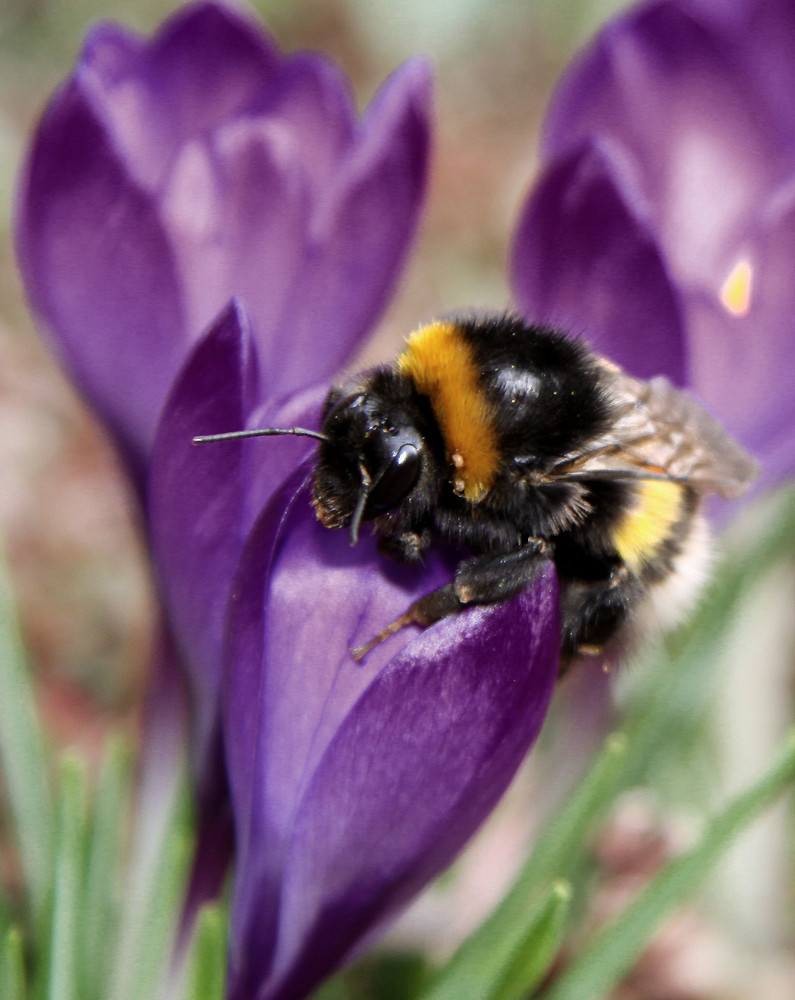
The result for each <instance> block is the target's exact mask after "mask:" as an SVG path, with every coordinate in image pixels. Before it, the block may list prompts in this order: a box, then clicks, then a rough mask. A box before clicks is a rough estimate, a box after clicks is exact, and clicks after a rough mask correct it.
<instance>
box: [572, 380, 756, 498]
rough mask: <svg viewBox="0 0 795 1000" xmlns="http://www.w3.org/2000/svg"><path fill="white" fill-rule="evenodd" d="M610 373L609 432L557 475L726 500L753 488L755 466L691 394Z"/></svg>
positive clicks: (658, 382)
mask: <svg viewBox="0 0 795 1000" xmlns="http://www.w3.org/2000/svg"><path fill="white" fill-rule="evenodd" d="M609 370H610V373H611V374H610V385H611V392H612V395H613V397H614V402H615V407H616V409H615V414H616V416H615V421H614V423H613V426H612V427H611V429H610V431H609V432H608V433H606V434H605V435H603V436H602V437H601V438H599V439H598V440H597V441H595V442H593V443H592V446H591V447H590V448H589V449H588V451H587V453H585V454H582V453H581V454H580V455H579V456H567V460H565V461H564V462H563V463H562V464H561V465H560V466H558V467H557V469H556V470H554V474H555V475H558V474H562V475H563V477H564V478H566V477H568V476H569V475H570V474H572V473H573V474H574V475H575V476H576V478H577V479H581V478H586V477H587V476H594V475H596V476H599V475H600V474H601V475H604V476H606V477H607V478H623V477H624V476H626V477H627V478H637V477H646V476H648V477H650V478H656V477H657V476H659V477H660V478H665V479H674V480H677V481H679V482H686V483H687V484H688V485H689V486H692V487H693V488H694V489H696V490H698V491H699V492H702V493H717V494H718V495H719V496H722V497H726V498H733V497H737V496H739V495H740V494H741V493H743V492H744V491H745V490H746V489H747V488H748V486H749V485H750V484H751V483H752V482H753V480H754V479H755V478H756V476H757V474H758V471H759V470H758V466H757V463H756V462H755V461H754V459H753V458H751V456H750V455H749V454H748V453H747V452H746V451H745V450H744V449H743V448H741V447H740V445H739V444H737V442H736V441H735V440H734V439H733V438H731V437H730V436H729V435H728V434H727V433H726V431H725V430H724V429H723V427H722V426H721V425H720V423H718V421H717V420H715V418H714V417H713V416H711V414H709V413H708V412H707V411H706V410H705V409H704V407H703V406H702V405H701V404H700V403H699V402H698V401H697V400H696V399H694V398H693V396H691V395H690V393H688V392H686V391H684V390H682V389H677V388H675V387H674V386H673V385H671V383H670V382H669V381H668V379H667V378H664V377H663V376H658V377H657V378H653V379H651V380H650V381H649V382H642V381H640V380H639V379H633V378H631V377H630V376H629V375H625V374H624V373H623V372H620V371H614V370H613V369H612V368H610V369H609Z"/></svg>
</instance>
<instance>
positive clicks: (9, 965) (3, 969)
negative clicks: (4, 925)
mask: <svg viewBox="0 0 795 1000" xmlns="http://www.w3.org/2000/svg"><path fill="white" fill-rule="evenodd" d="M0 997H2V998H3V1000H24V998H25V961H24V954H23V948H22V935H21V934H20V933H19V931H18V930H17V929H16V927H12V928H11V929H10V930H9V931H8V933H7V934H6V936H5V941H4V942H3V950H2V952H0Z"/></svg>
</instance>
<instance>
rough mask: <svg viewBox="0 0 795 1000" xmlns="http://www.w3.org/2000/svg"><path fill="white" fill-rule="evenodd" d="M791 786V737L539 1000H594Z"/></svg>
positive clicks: (794, 751) (794, 764)
mask: <svg viewBox="0 0 795 1000" xmlns="http://www.w3.org/2000/svg"><path fill="white" fill-rule="evenodd" d="M793 780H795V732H794V733H792V734H791V735H790V736H789V738H788V739H787V740H786V742H785V744H784V747H783V750H782V751H781V753H780V755H779V757H778V758H777V760H776V761H775V762H774V763H773V765H772V766H771V767H770V769H769V770H768V771H767V772H766V773H765V774H764V775H763V776H762V777H761V778H760V779H759V780H758V781H757V782H756V783H755V784H754V785H753V786H752V787H751V788H749V789H748V790H747V791H745V792H744V793H742V794H741V795H739V796H738V797H737V798H736V799H734V800H733V801H732V802H731V803H729V805H728V806H727V807H726V808H725V809H724V810H723V811H722V812H721V813H719V814H718V815H717V816H716V817H715V818H714V819H713V820H712V821H711V822H710V823H709V825H708V827H707V830H706V832H705V834H704V836H703V837H702V838H701V840H700V842H699V843H698V844H697V845H696V846H695V847H694V848H692V849H691V850H689V851H686V852H685V853H684V854H682V855H680V856H679V857H678V858H675V859H674V860H673V861H671V862H670V863H669V864H668V865H666V866H665V868H663V869H662V871H661V872H659V874H658V875H657V876H656V877H655V878H654V879H653V880H652V881H651V882H650V883H649V885H648V886H647V887H646V889H645V890H644V891H643V892H642V893H641V895H640V896H639V897H638V898H637V899H636V900H635V901H633V902H632V903H631V904H630V905H629V906H628V907H627V908H626V909H625V910H624V911H623V913H622V914H621V915H620V916H619V917H617V918H616V919H615V920H614V921H613V922H612V923H611V924H609V925H608V926H607V927H605V928H604V929H603V930H602V931H601V932H599V933H598V934H596V935H595V936H594V937H593V939H592V940H591V942H590V944H589V945H588V946H587V947H586V948H585V949H583V951H581V952H580V954H579V955H578V956H577V958H576V959H575V961H574V962H572V964H571V965H570V966H569V967H568V969H566V971H565V972H564V974H563V975H562V976H561V978H560V979H559V980H558V981H557V982H556V983H555V985H554V986H553V987H552V988H551V989H550V990H549V991H548V992H547V993H546V994H544V998H543V1000H599V998H601V997H604V996H607V995H608V994H609V993H610V991H611V989H613V988H614V987H615V986H616V985H617V983H618V982H620V980H621V978H622V977H623V976H624V975H625V973H626V972H628V971H629V970H630V969H631V968H632V966H633V965H634V964H635V962H636V961H637V959H638V958H639V957H640V955H641V954H642V952H643V949H644V948H645V946H646V944H647V942H648V941H649V939H650V938H651V936H652V934H653V933H654V932H655V931H656V930H657V928H658V927H659V926H660V925H661V924H662V922H663V920H664V919H665V918H666V917H667V916H669V915H670V914H671V913H672V912H673V910H674V909H675V908H676V907H677V906H678V905H681V904H682V903H684V902H685V901H686V900H687V899H689V898H690V896H691V895H692V893H693V892H694V890H695V889H696V888H697V887H698V885H699V884H700V883H701V882H702V881H703V879H704V878H705V877H706V875H707V874H708V872H709V871H710V869H711V868H712V866H713V865H714V864H715V862H716V861H717V860H718V859H719V858H720V856H721V855H722V853H723V852H724V851H725V849H726V848H727V847H728V846H729V845H730V844H731V842H732V841H733V840H734V839H735V838H736V837H737V836H738V834H740V833H741V832H742V831H743V830H744V829H746V827H748V826H749V825H750V824H751V823H752V822H753V820H755V819H756V818H757V817H758V816H759V815H760V814H761V813H762V812H763V811H764V810H765V809H766V808H767V807H768V806H769V805H771V804H772V802H773V801H774V800H775V799H776V798H777V797H778V796H779V795H780V794H781V793H782V792H783V791H784V790H785V789H786V788H787V786H788V785H790V784H791V783H792V782H793Z"/></svg>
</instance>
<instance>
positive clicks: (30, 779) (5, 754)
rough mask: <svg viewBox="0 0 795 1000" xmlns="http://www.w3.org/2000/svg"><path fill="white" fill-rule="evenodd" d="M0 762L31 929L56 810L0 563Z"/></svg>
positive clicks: (39, 919)
mask: <svg viewBox="0 0 795 1000" xmlns="http://www.w3.org/2000/svg"><path fill="white" fill-rule="evenodd" d="M0 691H2V697H1V698H0V758H1V759H2V766H3V770H4V772H5V778H6V785H7V789H8V798H9V805H10V808H11V816H12V819H13V823H14V831H15V836H16V841H17V844H18V845H19V853H20V858H21V861H22V869H23V872H24V876H25V886H26V888H27V891H28V894H29V906H30V909H31V914H32V918H33V924H34V925H35V927H36V928H37V929H39V930H41V928H43V926H44V922H45V920H46V915H47V910H48V906H49V895H50V879H51V875H52V866H53V833H54V829H55V811H54V807H53V801H52V794H51V791H50V787H49V784H48V778H47V763H46V755H45V751H44V739H43V737H42V733H41V729H40V727H39V724H38V720H37V716H36V709H35V705H34V699H33V691H32V687H31V683H30V678H29V675H28V668H27V664H26V661H25V655H24V652H23V648H22V641H21V638H20V635H19V629H18V626H17V621H16V615H15V612H14V606H13V600H12V597H11V590H10V587H9V584H8V579H7V576H6V572H5V566H4V565H3V563H2V560H0Z"/></svg>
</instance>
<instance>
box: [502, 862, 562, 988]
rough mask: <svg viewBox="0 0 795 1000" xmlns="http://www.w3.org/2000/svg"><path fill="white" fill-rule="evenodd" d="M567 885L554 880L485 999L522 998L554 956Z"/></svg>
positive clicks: (536, 981)
mask: <svg viewBox="0 0 795 1000" xmlns="http://www.w3.org/2000/svg"><path fill="white" fill-rule="evenodd" d="M570 904H571V886H570V885H569V883H568V882H563V881H560V882H556V883H555V885H553V886H552V889H551V891H550V893H549V895H548V897H547V899H546V900H545V902H544V905H543V907H542V908H541V911H540V913H539V918H538V920H537V921H536V924H535V926H534V927H532V928H531V929H530V932H529V933H528V934H527V936H526V937H525V939H524V941H522V942H521V943H520V945H519V948H518V949H517V951H516V955H515V956H514V958H513V961H512V962H511V963H510V965H509V966H508V969H507V970H506V972H505V975H504V976H503V978H502V980H501V982H500V983H499V985H498V986H497V989H496V990H495V991H494V992H493V993H492V995H491V997H489V998H488V1000H525V998H526V997H528V996H530V994H531V992H532V991H533V990H534V989H535V988H536V986H538V984H539V983H540V982H541V980H542V979H543V978H544V976H545V975H546V973H547V972H548V971H549V967H550V966H551V965H552V962H553V961H554V960H555V956H556V955H557V953H558V950H559V948H560V943H561V941H562V939H563V934H564V932H565V930H566V920H567V917H568V915H569V906H570Z"/></svg>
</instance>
